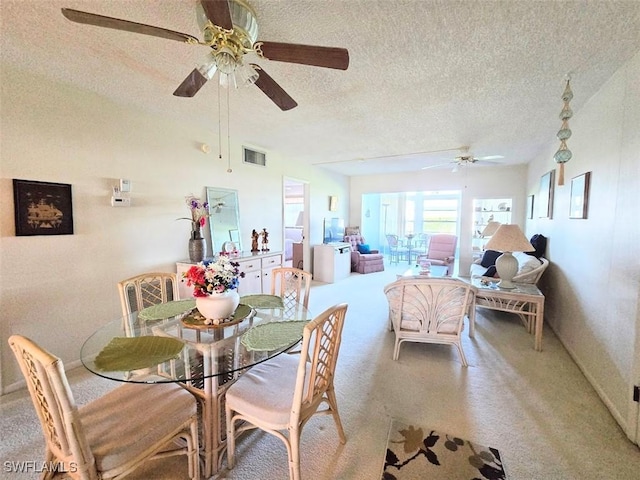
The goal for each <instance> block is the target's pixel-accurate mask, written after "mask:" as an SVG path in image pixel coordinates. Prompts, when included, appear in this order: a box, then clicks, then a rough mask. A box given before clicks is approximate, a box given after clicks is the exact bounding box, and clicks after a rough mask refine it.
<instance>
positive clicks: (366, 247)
mask: <svg viewBox="0 0 640 480" xmlns="http://www.w3.org/2000/svg"><path fill="white" fill-rule="evenodd" d="M358 251H359V252H360V253H371V248H369V245H367V244H366V243H360V244H358Z"/></svg>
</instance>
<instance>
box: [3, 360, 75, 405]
mask: <svg viewBox="0 0 640 480" xmlns="http://www.w3.org/2000/svg"><path fill="white" fill-rule="evenodd" d="M81 366H82V362H81V361H80V360H74V361H73V362H69V363H65V364H64V371H65V372H68V371H70V370H73V369H74V368H78V367H81ZM25 388H27V382H26V380H25V379H24V378H23V379H22V380H18V381H17V382H14V383H12V384H10V385H7V386H6V387H4V388H3V389H2V395H0V396H4V395H8V394H9V393H13V392H17V391H18V390H23V389H25Z"/></svg>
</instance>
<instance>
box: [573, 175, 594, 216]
mask: <svg viewBox="0 0 640 480" xmlns="http://www.w3.org/2000/svg"><path fill="white" fill-rule="evenodd" d="M590 182H591V172H586V173H583V174H582V175H578V176H577V177H573V178H572V179H571V197H570V198H571V199H570V202H569V218H587V213H588V207H589V183H590Z"/></svg>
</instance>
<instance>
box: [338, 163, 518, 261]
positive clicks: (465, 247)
mask: <svg viewBox="0 0 640 480" xmlns="http://www.w3.org/2000/svg"><path fill="white" fill-rule="evenodd" d="M526 172H527V166H526V165H515V166H510V167H505V166H503V167H485V166H474V165H471V166H469V167H465V168H463V169H461V170H460V171H458V172H455V173H453V172H452V171H451V169H442V170H434V169H430V170H426V171H420V172H411V173H401V174H393V175H389V174H387V175H368V176H362V177H351V181H350V197H351V202H350V203H351V208H350V210H349V225H360V224H361V219H362V215H363V212H362V207H361V203H362V195H363V194H365V193H390V192H424V191H439V190H459V191H461V192H462V212H461V214H460V222H461V223H460V224H461V235H460V239H459V250H460V259H459V271H460V272H461V274H463V273H464V272H467V273H468V272H469V265H470V264H471V261H472V251H471V238H472V234H473V199H474V198H504V197H507V198H513V215H512V220H511V221H512V223H517V224H518V225H520V226H521V227H522V228H523V229H524V222H525V211H526V207H527V204H526V196H525V194H524V191H525V187H526V177H527V173H526Z"/></svg>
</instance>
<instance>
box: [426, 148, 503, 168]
mask: <svg viewBox="0 0 640 480" xmlns="http://www.w3.org/2000/svg"><path fill="white" fill-rule="evenodd" d="M460 152H461V153H460V155H458V156H457V157H455V158H454V159H453V160H451V161H449V162H445V163H439V164H437V165H429V166H426V167H422V170H428V169H430V168H437V167H442V166H444V165H451V166H452V167H453V170H452V171H453V172H457V171H458V170H459V169H460V168H461V167H468V166H469V165H473V164H476V163H477V164H479V165H499V164H500V163H501V162H494V161H492V160H497V159H499V158H504V157H503V156H502V155H487V156H485V157H475V156H473V155H471V154H470V153H469V147H460Z"/></svg>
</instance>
